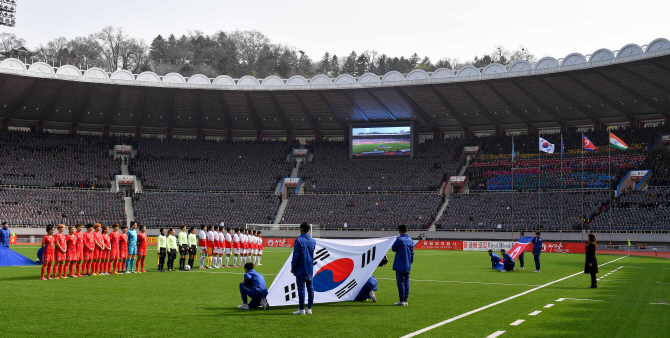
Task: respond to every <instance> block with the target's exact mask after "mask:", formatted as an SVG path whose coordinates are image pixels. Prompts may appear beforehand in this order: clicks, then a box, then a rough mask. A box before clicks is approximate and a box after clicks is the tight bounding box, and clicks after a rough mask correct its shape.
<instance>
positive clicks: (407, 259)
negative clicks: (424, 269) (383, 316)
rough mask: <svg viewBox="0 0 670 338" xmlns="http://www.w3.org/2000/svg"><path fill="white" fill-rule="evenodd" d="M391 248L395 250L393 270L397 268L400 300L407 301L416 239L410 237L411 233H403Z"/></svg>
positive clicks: (396, 276)
mask: <svg viewBox="0 0 670 338" xmlns="http://www.w3.org/2000/svg"><path fill="white" fill-rule="evenodd" d="M391 250H393V252H395V259H394V260H393V270H395V279H396V282H397V284H398V294H399V296H400V301H401V302H406V301H407V297H408V296H409V271H410V269H411V268H412V263H414V241H412V239H411V238H409V235H407V234H402V235H400V236H398V238H397V239H396V240H395V243H393V246H392V247H391Z"/></svg>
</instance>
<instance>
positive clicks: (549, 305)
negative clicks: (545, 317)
mask: <svg viewBox="0 0 670 338" xmlns="http://www.w3.org/2000/svg"><path fill="white" fill-rule="evenodd" d="M552 306H554V304H547V305H545V306H544V308H545V309H548V308H550V307H552Z"/></svg>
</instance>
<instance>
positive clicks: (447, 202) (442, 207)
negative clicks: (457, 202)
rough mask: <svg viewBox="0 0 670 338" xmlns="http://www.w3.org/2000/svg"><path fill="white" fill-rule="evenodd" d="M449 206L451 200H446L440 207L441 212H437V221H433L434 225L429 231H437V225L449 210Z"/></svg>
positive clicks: (431, 225)
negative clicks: (445, 211)
mask: <svg viewBox="0 0 670 338" xmlns="http://www.w3.org/2000/svg"><path fill="white" fill-rule="evenodd" d="M448 204H449V199H448V198H445V199H444V203H442V206H440V210H439V211H438V212H437V216H435V219H434V220H433V223H431V224H430V227H429V228H428V231H435V225H436V224H437V222H438V221H439V220H440V218H441V217H442V214H443V213H444V210H445V209H446V208H447V205H448Z"/></svg>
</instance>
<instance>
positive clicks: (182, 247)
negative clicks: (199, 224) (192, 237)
mask: <svg viewBox="0 0 670 338" xmlns="http://www.w3.org/2000/svg"><path fill="white" fill-rule="evenodd" d="M179 230H180V231H179V238H178V239H177V244H178V245H179V271H184V266H186V256H187V255H188V234H187V233H186V226H185V225H183V224H182V226H181V227H179Z"/></svg>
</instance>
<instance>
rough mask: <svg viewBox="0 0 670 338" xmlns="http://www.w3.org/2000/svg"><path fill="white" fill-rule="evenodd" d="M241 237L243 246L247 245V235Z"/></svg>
mask: <svg viewBox="0 0 670 338" xmlns="http://www.w3.org/2000/svg"><path fill="white" fill-rule="evenodd" d="M240 237H241V238H240V241H241V242H242V244H245V243H246V242H247V235H245V234H241V235H240Z"/></svg>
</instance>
